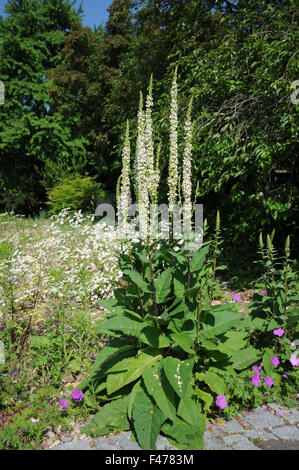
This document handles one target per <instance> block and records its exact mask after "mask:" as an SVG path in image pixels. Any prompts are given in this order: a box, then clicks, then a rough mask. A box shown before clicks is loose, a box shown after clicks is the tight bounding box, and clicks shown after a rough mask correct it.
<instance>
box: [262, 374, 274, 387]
mask: <svg viewBox="0 0 299 470" xmlns="http://www.w3.org/2000/svg"><path fill="white" fill-rule="evenodd" d="M264 381H265V385H267V387H272V385H274V382H273V380H272V378H271V377H270V376H269V377H265V378H264Z"/></svg>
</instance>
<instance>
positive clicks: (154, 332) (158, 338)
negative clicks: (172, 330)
mask: <svg viewBox="0 0 299 470" xmlns="http://www.w3.org/2000/svg"><path fill="white" fill-rule="evenodd" d="M139 339H140V341H143V342H144V343H146V344H149V345H150V346H152V347H154V348H167V347H168V346H169V345H170V340H169V338H167V336H166V335H165V334H164V333H162V332H161V330H160V329H159V328H157V327H156V326H146V327H145V328H143V330H142V332H141V335H140V338H139Z"/></svg>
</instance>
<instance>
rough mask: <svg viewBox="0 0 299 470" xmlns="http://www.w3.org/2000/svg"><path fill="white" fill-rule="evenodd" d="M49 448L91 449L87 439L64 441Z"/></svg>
mask: <svg viewBox="0 0 299 470" xmlns="http://www.w3.org/2000/svg"><path fill="white" fill-rule="evenodd" d="M50 450H92V449H91V446H90V442H89V441H83V440H82V441H73V442H65V443H64V444H60V445H59V446H56V447H51V449H50Z"/></svg>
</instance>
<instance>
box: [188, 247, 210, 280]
mask: <svg viewBox="0 0 299 470" xmlns="http://www.w3.org/2000/svg"><path fill="white" fill-rule="evenodd" d="M209 249H210V247H209V246H204V247H203V248H201V249H200V250H199V251H197V252H196V253H194V255H193V256H192V259H191V261H190V271H191V272H192V273H194V272H197V271H200V270H201V268H202V267H203V264H204V262H205V259H206V256H207V254H208V252H209Z"/></svg>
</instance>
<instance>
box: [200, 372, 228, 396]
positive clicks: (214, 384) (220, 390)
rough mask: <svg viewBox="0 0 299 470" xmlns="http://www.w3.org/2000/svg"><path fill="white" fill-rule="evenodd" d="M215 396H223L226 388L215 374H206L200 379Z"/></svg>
mask: <svg viewBox="0 0 299 470" xmlns="http://www.w3.org/2000/svg"><path fill="white" fill-rule="evenodd" d="M202 380H203V381H204V382H205V383H206V384H207V385H208V386H209V387H210V389H211V390H212V392H214V393H216V394H217V395H225V392H226V387H225V383H224V381H223V379H222V378H221V377H219V375H217V374H216V373H215V372H207V373H206V374H204V375H203V379H202Z"/></svg>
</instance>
